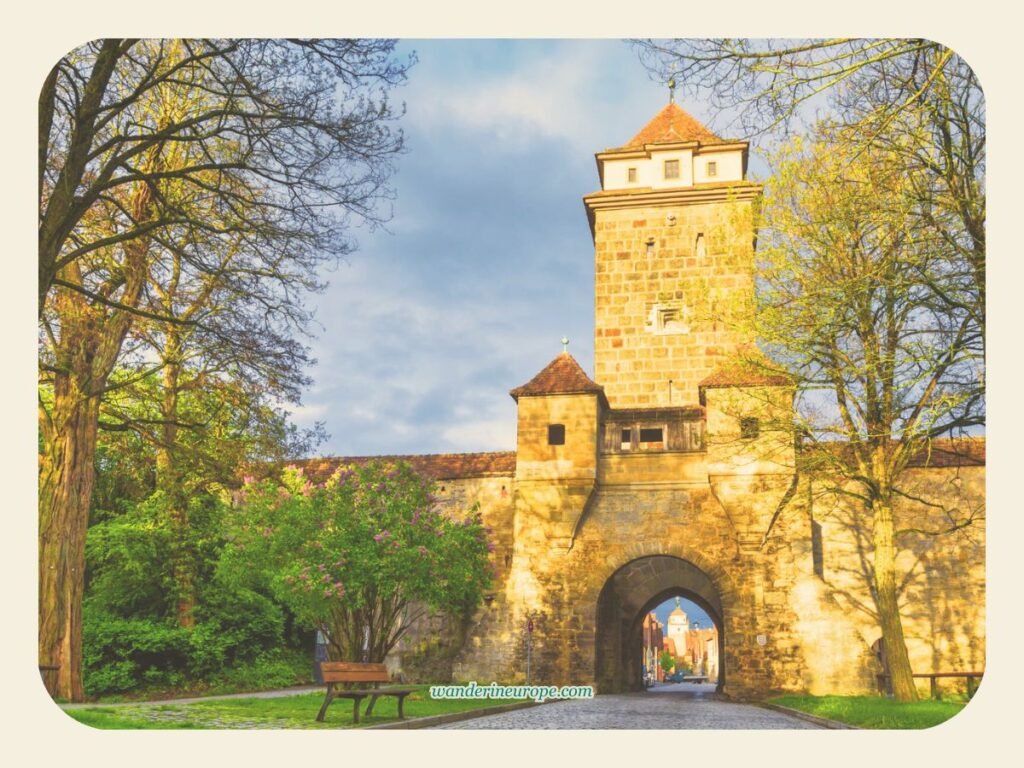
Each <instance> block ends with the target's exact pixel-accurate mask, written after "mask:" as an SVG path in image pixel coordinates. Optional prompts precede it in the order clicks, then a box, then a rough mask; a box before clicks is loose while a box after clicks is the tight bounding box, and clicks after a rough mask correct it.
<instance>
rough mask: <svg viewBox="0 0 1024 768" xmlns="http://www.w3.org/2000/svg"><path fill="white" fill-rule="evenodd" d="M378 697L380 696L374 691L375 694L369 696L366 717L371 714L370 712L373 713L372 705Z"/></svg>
mask: <svg viewBox="0 0 1024 768" xmlns="http://www.w3.org/2000/svg"><path fill="white" fill-rule="evenodd" d="M379 698H380V696H379V695H377V694H376V693H375V694H373V695H372V696H371V697H370V703H369V705H368V706H367V707H366V716H367V717H369V716H370V715H372V714H373V705H374V704H376V703H377V699H379Z"/></svg>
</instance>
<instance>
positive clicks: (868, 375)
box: [755, 125, 984, 700]
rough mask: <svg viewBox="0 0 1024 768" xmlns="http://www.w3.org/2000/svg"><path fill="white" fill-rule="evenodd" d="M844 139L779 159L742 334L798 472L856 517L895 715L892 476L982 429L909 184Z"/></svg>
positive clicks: (949, 518)
mask: <svg viewBox="0 0 1024 768" xmlns="http://www.w3.org/2000/svg"><path fill="white" fill-rule="evenodd" d="M848 131H849V129H847V128H836V127H834V126H827V125H826V126H822V127H821V128H820V129H819V131H818V132H817V133H816V135H815V138H814V140H813V141H811V142H806V143H805V142H800V141H796V142H793V143H792V144H790V145H788V146H787V147H786V148H785V149H784V150H783V152H782V153H781V155H780V157H779V162H778V164H777V167H776V169H775V171H776V173H775V175H774V176H773V179H772V180H771V182H770V184H769V195H768V203H767V205H766V207H765V213H764V220H763V222H762V227H761V230H760V239H759V252H758V257H757V269H758V281H759V286H758V298H757V302H758V311H757V315H756V321H755V325H756V332H757V336H758V338H759V339H760V340H761V343H762V345H763V346H764V348H765V351H766V352H768V353H769V355H770V357H771V358H772V359H773V360H774V361H775V363H776V364H781V365H783V366H785V368H786V369H787V370H788V371H790V372H791V373H793V374H795V375H796V378H797V380H798V382H799V389H800V398H801V401H800V403H799V405H798V410H799V413H798V416H797V418H798V422H797V430H798V432H799V433H800V434H802V435H803V447H802V451H801V456H800V460H799V465H798V468H799V470H800V472H801V473H804V474H807V475H810V476H811V477H814V478H815V479H816V483H817V485H818V486H819V488H825V489H828V490H829V492H831V493H833V494H836V495H839V496H841V497H843V498H845V499H847V500H849V501H850V502H851V503H853V504H854V505H855V506H858V507H861V508H863V509H864V510H865V511H866V512H867V515H866V519H869V520H870V531H871V535H870V542H871V558H870V568H869V569H868V573H869V575H870V584H869V587H870V592H871V594H872V596H873V598H874V602H875V607H876V609H877V610H876V613H875V616H876V618H877V620H878V621H879V624H880V626H881V629H882V636H883V638H884V640H885V647H886V649H887V659H888V664H889V673H890V675H891V679H892V683H893V689H894V693H895V694H896V696H897V697H898V698H900V699H902V700H909V699H913V698H915V697H916V690H915V687H914V683H913V678H912V676H911V675H912V671H911V668H910V661H909V656H908V654H907V650H906V644H905V642H904V637H903V628H902V623H901V619H900V611H899V605H898V592H899V579H898V574H897V569H896V553H897V551H898V541H897V539H898V536H899V528H898V525H897V521H896V518H895V515H894V509H895V507H896V503H897V501H899V500H900V499H905V498H911V499H915V500H917V501H920V498H919V497H918V495H917V494H916V493H915V492H914V491H913V490H912V486H911V485H910V484H909V483H910V480H909V477H907V476H906V475H905V470H906V469H907V468H908V467H909V466H910V465H911V462H912V461H913V460H915V459H918V458H919V457H920V456H921V455H922V454H926V453H927V452H928V451H929V450H930V446H931V443H932V441H933V440H934V439H935V438H938V437H940V436H943V435H948V434H950V433H953V434H962V433H963V432H965V431H967V430H969V429H971V428H973V427H976V426H978V425H981V424H983V423H984V402H983V392H982V389H981V386H980V384H979V382H978V371H979V369H980V366H981V363H982V360H981V350H980V349H979V347H978V345H977V344H976V343H975V342H976V340H977V338H978V329H977V326H976V318H975V316H974V314H973V312H972V311H971V309H970V308H968V307H962V308H961V309H960V310H959V311H956V312H954V311H952V310H951V309H950V308H949V307H948V306H945V305H944V304H942V302H937V301H935V297H936V295H937V291H941V290H943V289H944V287H945V286H947V285H948V283H949V277H950V276H949V270H948V263H947V260H946V255H947V254H946V252H945V251H944V250H943V249H942V248H941V247H939V245H940V244H938V243H936V242H935V241H934V240H932V239H931V238H929V237H927V236H921V235H920V234H919V232H918V231H917V229H916V222H917V200H916V193H917V190H918V189H919V188H920V184H921V183H922V182H921V181H920V180H919V179H914V178H912V176H913V175H914V174H910V175H908V173H907V169H906V167H905V165H904V164H903V162H902V159H901V158H900V157H899V156H898V155H894V154H893V153H889V152H886V151H884V150H872V151H862V150H860V149H858V148H857V147H856V145H855V144H854V142H853V141H852V139H851V137H850V136H849V135H848ZM918 173H924V171H923V170H920V171H918ZM808 404H812V405H814V406H817V407H816V408H815V407H805V406H806V405H808ZM936 503H938V502H936ZM944 512H945V513H946V517H945V518H944V519H945V524H943V525H937V526H935V527H934V529H933V530H931V531H930V532H932V533H934V534H938V533H942V532H951V531H955V530H958V529H960V528H963V527H966V526H968V525H970V524H972V523H973V522H974V521H975V519H978V518H980V515H981V510H979V509H977V508H970V509H968V508H966V507H964V508H963V509H959V510H958V505H956V504H951V505H949V508H948V509H946V510H944ZM919 532H920V531H919Z"/></svg>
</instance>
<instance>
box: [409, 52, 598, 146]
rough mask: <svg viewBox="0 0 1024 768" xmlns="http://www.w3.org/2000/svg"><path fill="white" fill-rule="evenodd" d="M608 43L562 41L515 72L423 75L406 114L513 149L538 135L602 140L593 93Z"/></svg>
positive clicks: (425, 122) (422, 121)
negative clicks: (454, 79) (459, 78)
mask: <svg viewBox="0 0 1024 768" xmlns="http://www.w3.org/2000/svg"><path fill="white" fill-rule="evenodd" d="M608 45H609V43H608V42H606V41H605V42H597V43H590V42H572V43H564V42H563V43H560V44H555V47H554V49H553V50H552V51H551V52H550V53H547V54H545V55H541V56H537V57H535V58H532V59H530V60H529V61H527V62H525V63H524V64H523V65H522V66H520V67H518V68H517V69H516V70H515V71H513V72H494V73H493V74H482V75H481V76H480V77H477V78H474V79H472V80H466V81H463V82H458V83H451V82H444V81H440V80H425V81H424V82H421V83H419V84H418V90H419V94H418V96H419V98H418V99H417V101H416V102H415V103H411V104H410V106H409V118H410V119H412V120H415V121H416V122H417V123H418V124H420V125H422V126H424V127H429V128H432V129H444V128H446V127H449V126H456V127H457V128H458V129H460V130H465V129H467V128H468V129H471V130H474V131H477V132H479V133H481V134H486V135H487V136H488V137H491V138H492V139H493V140H495V141H497V142H499V143H501V144H504V145H506V146H507V145H511V146H512V147H514V148H516V149H522V148H523V147H525V146H527V145H529V144H530V143H531V142H534V141H536V140H537V139H538V138H545V139H565V140H569V141H573V142H584V146H586V144H585V143H586V142H588V141H593V140H600V138H599V137H600V135H601V127H600V117H601V110H602V104H601V103H600V101H598V100H595V99H594V98H593V96H594V92H595V90H599V88H600V82H599V80H598V78H599V77H600V76H601V73H602V72H603V71H605V70H604V65H603V62H602V59H603V58H606V57H607V53H608ZM605 72H606V71H605ZM601 148H602V147H600V146H597V147H594V149H601Z"/></svg>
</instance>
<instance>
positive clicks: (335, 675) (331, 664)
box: [316, 661, 413, 723]
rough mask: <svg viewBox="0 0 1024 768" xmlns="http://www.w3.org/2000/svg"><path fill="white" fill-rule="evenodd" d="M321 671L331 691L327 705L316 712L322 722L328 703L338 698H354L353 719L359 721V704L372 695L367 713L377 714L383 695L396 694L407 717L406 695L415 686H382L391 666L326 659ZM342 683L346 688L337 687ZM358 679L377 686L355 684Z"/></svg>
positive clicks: (400, 716)
mask: <svg viewBox="0 0 1024 768" xmlns="http://www.w3.org/2000/svg"><path fill="white" fill-rule="evenodd" d="M320 672H321V673H322V674H323V678H324V682H325V683H327V695H326V696H325V697H324V703H323V706H322V707H320V713H319V714H318V715H317V716H316V719H317V721H318V722H321V723H322V722H323V720H324V715H325V714H326V713H327V707H329V706H330V705H331V702H332V701H334V699H336V698H341V699H352V702H353V706H352V722H354V723H358V722H359V705H360V704H361V703H362V701H363V699H365V698H367V697H369V699H370V704H369V705H368V706H367V707H366V716H367V717H369V716H370V715H372V714H373V705H374V704H376V703H377V699H379V698H380V697H381V696H394V697H396V698H397V699H398V719H399V720H404V719H405V712H404V710H403V708H402V705H403V704H404V702H405V697H406V696H408V695H409V694H410V693H412V692H413V689H412V688H380V687H378V686H379V685H380V684H381V683H386V682H388V681H389V678H388V670H387V667H385V666H384V665H383V664H360V663H359V662H354V661H323V662H321V663H320ZM338 683H341V684H343V685H344V686H345V687H344V688H340V689H339V688H336V687H335V686H336V684H338ZM358 683H373V684H374V687H373V688H351V687H350V686H352V685H354V684H358Z"/></svg>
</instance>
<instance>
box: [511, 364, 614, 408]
mask: <svg viewBox="0 0 1024 768" xmlns="http://www.w3.org/2000/svg"><path fill="white" fill-rule="evenodd" d="M585 392H593V393H595V394H598V395H600V396H601V398H602V400H603V399H604V387H602V386H601V385H600V384H597V383H596V382H594V381H592V380H591V378H590V377H589V376H587V374H586V373H584V372H583V369H582V368H580V364H579V363H577V362H576V359H575V358H574V357H573V356H572V355H570V354H569V353H568V352H563V353H562V354H560V355H559V356H558V357H556V358H555V359H554V360H552V361H551V362H550V363H548V365H547V366H546V367H545V368H544V370H542V371H541V372H540V373H538V374H537V375H536V376H534V377H533V378H532V379H530V380H529V381H528V382H526V383H525V384H523V385H522V386H521V387H516V388H515V389H513V390H512V391H511V392H509V394H510V395H512V398H513V399H514V400H517V401H518V400H519V398H520V397H522V396H523V395H575V394H582V393H585Z"/></svg>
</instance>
